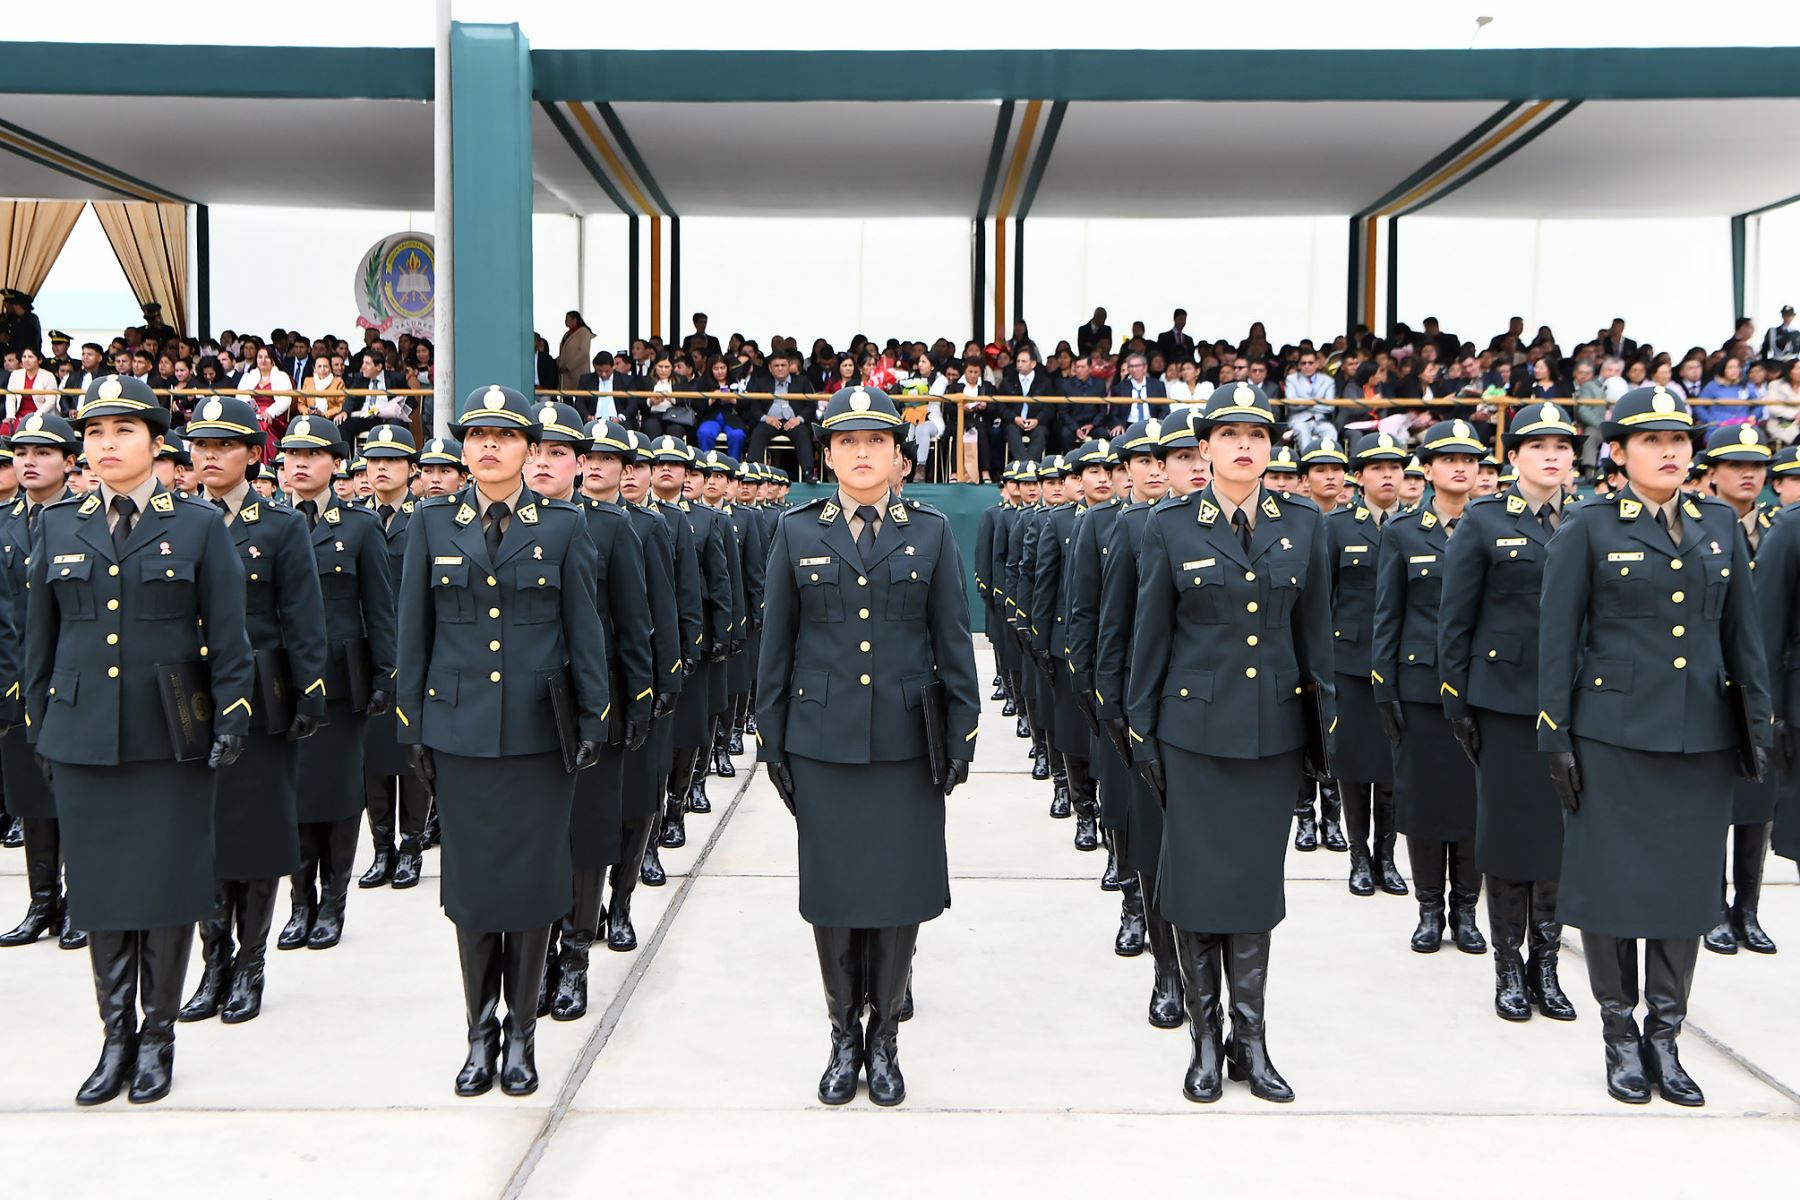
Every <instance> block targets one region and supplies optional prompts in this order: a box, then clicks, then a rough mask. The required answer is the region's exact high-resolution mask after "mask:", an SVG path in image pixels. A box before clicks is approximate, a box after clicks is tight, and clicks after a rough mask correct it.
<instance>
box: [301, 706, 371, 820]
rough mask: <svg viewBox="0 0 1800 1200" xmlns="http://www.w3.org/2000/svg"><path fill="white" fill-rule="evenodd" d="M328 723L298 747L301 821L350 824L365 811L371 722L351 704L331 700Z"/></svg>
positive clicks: (327, 711)
mask: <svg viewBox="0 0 1800 1200" xmlns="http://www.w3.org/2000/svg"><path fill="white" fill-rule="evenodd" d="M325 721H326V723H325V724H324V725H321V726H320V727H319V729H318V731H317V732H316V733H314V734H313V735H312V736H311V737H309V738H307V739H305V740H304V741H302V742H300V743H298V745H299V747H300V772H299V783H298V796H299V805H298V809H299V817H300V820H301V821H302V822H307V823H311V822H319V821H347V820H349V819H350V818H351V817H357V816H361V815H362V811H363V729H364V727H365V726H367V724H368V722H367V721H366V720H365V719H364V718H362V717H359V716H357V715H356V714H355V713H354V712H352V711H351V710H350V702H349V701H348V700H329V701H327V702H326V704H325Z"/></svg>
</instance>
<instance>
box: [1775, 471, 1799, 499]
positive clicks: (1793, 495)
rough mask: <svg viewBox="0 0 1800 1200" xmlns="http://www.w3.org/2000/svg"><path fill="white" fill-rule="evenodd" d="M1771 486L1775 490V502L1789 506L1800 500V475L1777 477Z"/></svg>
mask: <svg viewBox="0 0 1800 1200" xmlns="http://www.w3.org/2000/svg"><path fill="white" fill-rule="evenodd" d="M1769 486H1771V487H1773V488H1774V489H1775V502H1776V503H1777V504H1780V505H1782V506H1784V507H1785V506H1787V505H1789V504H1792V503H1794V501H1796V500H1800V475H1777V476H1775V482H1774V483H1772V484H1770V485H1769Z"/></svg>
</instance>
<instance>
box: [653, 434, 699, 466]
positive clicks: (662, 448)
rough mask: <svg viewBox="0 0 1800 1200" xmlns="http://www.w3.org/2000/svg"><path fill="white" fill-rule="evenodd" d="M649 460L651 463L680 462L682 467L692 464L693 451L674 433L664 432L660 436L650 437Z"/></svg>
mask: <svg viewBox="0 0 1800 1200" xmlns="http://www.w3.org/2000/svg"><path fill="white" fill-rule="evenodd" d="M650 461H651V462H653V463H680V464H681V465H682V466H684V467H687V466H692V465H693V462H694V452H693V451H692V450H690V449H688V444H687V443H686V442H684V441H682V440H681V439H680V438H678V437H676V436H675V435H674V434H671V433H665V434H663V435H662V436H661V437H658V438H652V439H651V441H650Z"/></svg>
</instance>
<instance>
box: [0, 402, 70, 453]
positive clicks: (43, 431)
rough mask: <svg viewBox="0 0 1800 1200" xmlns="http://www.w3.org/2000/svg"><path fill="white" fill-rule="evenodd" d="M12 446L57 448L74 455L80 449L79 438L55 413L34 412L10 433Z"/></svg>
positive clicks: (9, 450) (10, 451) (8, 448)
mask: <svg viewBox="0 0 1800 1200" xmlns="http://www.w3.org/2000/svg"><path fill="white" fill-rule="evenodd" d="M12 446H57V447H60V448H61V449H62V450H63V451H65V452H66V453H69V454H74V453H75V452H76V451H78V450H80V449H81V436H80V435H79V434H77V433H76V432H75V428H74V426H72V425H70V424H69V423H68V422H67V421H65V420H63V419H62V417H60V416H58V415H57V414H56V413H53V412H34V413H32V414H31V415H30V416H28V417H26V418H25V419H24V420H23V421H20V422H19V426H18V428H17V429H14V430H13V431H12ZM12 446H8V447H7V451H6V456H7V457H8V458H11V457H12Z"/></svg>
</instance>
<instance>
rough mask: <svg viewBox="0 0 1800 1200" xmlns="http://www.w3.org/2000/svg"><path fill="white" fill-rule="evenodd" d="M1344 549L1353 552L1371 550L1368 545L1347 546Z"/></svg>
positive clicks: (1361, 552)
mask: <svg viewBox="0 0 1800 1200" xmlns="http://www.w3.org/2000/svg"><path fill="white" fill-rule="evenodd" d="M1344 549H1345V550H1348V551H1349V552H1350V553H1351V554H1367V553H1368V552H1369V548H1368V547H1367V546H1345V547H1344Z"/></svg>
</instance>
